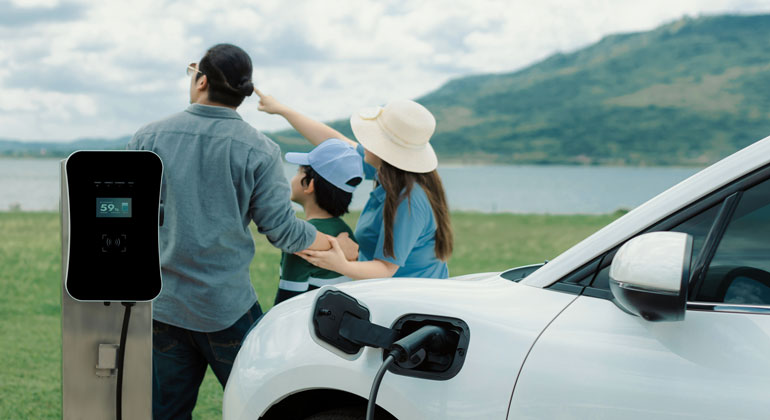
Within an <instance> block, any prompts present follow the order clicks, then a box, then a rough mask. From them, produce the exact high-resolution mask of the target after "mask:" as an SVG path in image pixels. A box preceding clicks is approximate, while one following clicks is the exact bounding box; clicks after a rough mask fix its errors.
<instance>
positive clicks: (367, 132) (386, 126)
mask: <svg viewBox="0 0 770 420" xmlns="http://www.w3.org/2000/svg"><path fill="white" fill-rule="evenodd" d="M350 127H351V128H352V129H353V134H355V136H356V139H358V141H359V142H360V143H361V144H362V145H363V146H364V148H366V149H367V150H369V151H371V152H372V153H374V154H375V155H377V157H379V158H380V159H382V160H384V161H385V162H388V163H389V164H391V165H393V166H395V167H396V168H398V169H401V170H404V171H408V172H415V173H426V172H431V171H432V170H434V169H436V167H437V166H438V159H437V158H436V152H434V151H433V147H431V145H430V143H429V140H430V136H432V135H433V132H434V131H435V130H436V119H435V118H433V114H431V113H430V111H428V110H427V109H426V108H425V107H424V106H422V105H420V104H418V103H417V102H414V101H410V100H406V99H401V100H396V101H393V102H390V103H388V104H387V105H385V107H384V108H382V107H375V108H365V109H362V110H360V111H358V112H357V113H355V114H353V116H352V117H350Z"/></svg>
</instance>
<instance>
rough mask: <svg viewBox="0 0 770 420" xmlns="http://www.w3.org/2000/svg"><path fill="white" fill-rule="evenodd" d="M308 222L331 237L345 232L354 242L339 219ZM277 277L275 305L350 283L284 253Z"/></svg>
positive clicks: (339, 276) (331, 272) (341, 277)
mask: <svg viewBox="0 0 770 420" xmlns="http://www.w3.org/2000/svg"><path fill="white" fill-rule="evenodd" d="M308 222H309V223H310V224H311V225H313V226H315V228H316V229H317V230H318V231H319V232H323V233H325V234H327V235H331V236H337V235H339V234H340V233H342V232H347V233H348V234H349V235H350V239H352V240H354V241H355V240H356V238H355V236H354V235H353V231H352V230H351V229H350V227H349V226H348V225H347V224H345V222H344V221H342V219H340V218H339V217H332V218H329V219H310V220H308ZM279 275H280V282H279V283H278V293H277V294H276V296H275V304H276V305H277V304H279V303H281V302H283V301H284V300H286V299H289V298H291V297H294V296H297V295H299V294H302V293H304V292H307V291H308V290H312V289H317V288H319V287H321V286H325V285H327V284H337V283H341V282H344V281H350V278H348V277H345V276H343V275H340V274H339V273H336V272H334V271H329V270H325V269H323V268H319V267H316V266H314V265H313V264H310V263H309V262H307V261H305V260H303V259H302V258H300V257H298V256H296V255H294V254H289V253H286V252H284V253H282V254H281V270H280V272H279Z"/></svg>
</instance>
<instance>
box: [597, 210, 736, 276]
mask: <svg viewBox="0 0 770 420" xmlns="http://www.w3.org/2000/svg"><path fill="white" fill-rule="evenodd" d="M720 205H721V203H718V204H716V205H714V206H712V207H710V208H708V209H706V210H704V211H702V212H700V213H698V214H697V215H695V216H693V217H691V218H689V219H687V220H685V221H684V222H682V223H680V224H679V225H677V226H675V227H674V228H672V229H670V230H671V231H673V232H684V233H689V234H690V235H692V238H693V241H692V255H693V258H692V263H693V264H694V263H695V261H696V257H697V256H698V254H699V253H700V251H701V249H702V248H703V243H704V242H705V241H706V236H707V235H708V233H709V230H710V229H711V225H713V224H714V219H715V218H716V215H717V212H718V211H719V206H720ZM614 256H615V251H611V254H610V255H608V256H607V258H606V260H607V261H605V262H603V263H602V265H605V264H607V266H606V267H604V268H602V269H601V270H600V271H599V273H598V274H597V275H596V278H595V279H594V281H593V283H592V284H591V287H593V288H598V289H609V287H610V286H609V281H610V265H609V263H610V261H612V257H614ZM690 268H691V269H692V267H690Z"/></svg>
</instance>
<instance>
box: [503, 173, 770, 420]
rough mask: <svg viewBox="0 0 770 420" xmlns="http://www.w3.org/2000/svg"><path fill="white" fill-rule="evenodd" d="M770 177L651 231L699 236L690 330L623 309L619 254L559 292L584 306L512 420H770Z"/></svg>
mask: <svg viewBox="0 0 770 420" xmlns="http://www.w3.org/2000/svg"><path fill="white" fill-rule="evenodd" d="M764 172H765V173H764V174H763V173H759V174H758V175H756V174H755V176H753V177H749V178H748V179H744V180H741V181H740V182H738V183H736V184H733V185H731V186H730V187H728V188H726V189H725V190H723V191H721V192H718V193H716V194H713V195H711V196H710V197H709V198H708V199H703V200H701V202H699V203H696V204H695V205H693V206H691V208H689V209H686V210H684V211H682V212H680V213H678V214H677V215H674V216H672V217H670V218H668V219H667V220H663V221H661V222H660V223H659V224H658V225H657V226H653V227H651V228H650V229H649V230H675V231H681V232H687V233H689V234H691V235H692V236H693V239H694V241H693V243H694V246H693V248H694V250H693V253H694V256H693V263H692V267H691V271H692V272H693V276H692V278H691V281H690V296H689V298H688V305H687V312H686V314H685V319H684V320H683V321H678V322H649V321H646V320H644V319H642V318H640V317H637V316H633V315H630V314H628V313H626V312H624V311H623V310H622V309H620V307H618V306H617V305H616V304H615V303H614V302H613V298H612V294H611V292H609V290H608V288H607V279H608V271H609V265H610V263H611V260H612V257H613V256H614V251H615V250H613V251H611V252H609V253H607V254H606V255H604V256H603V257H602V258H601V259H600V261H598V262H595V264H596V267H597V269H596V270H595V271H594V272H593V273H592V274H589V275H588V276H585V277H584V278H580V279H577V280H575V279H567V281H566V282H564V281H563V282H561V283H562V284H559V283H557V284H555V285H554V286H555V287H553V288H554V290H561V291H563V292H570V291H571V292H572V293H578V294H579V295H580V296H579V297H578V298H577V299H576V300H575V301H574V302H573V303H572V304H571V305H570V306H569V307H568V308H566V309H565V310H564V311H563V312H562V313H561V314H560V315H559V317H558V318H556V319H555V320H554V321H553V322H552V323H551V325H550V326H548V328H547V329H546V330H545V331H544V332H543V334H542V335H541V337H540V338H539V339H538V340H537V342H536V343H535V345H534V346H533V348H532V349H531V350H530V354H529V356H528V357H527V359H526V361H525V363H524V366H523V367H522V371H521V373H520V375H519V377H518V379H517V382H516V385H515V388H514V391H513V395H512V399H511V406H510V409H509V415H508V417H509V418H511V419H528V418H532V419H535V418H536V419H546V418H548V419H550V418H554V419H555V418H558V419H589V418H590V419H618V418H623V419H652V418H654V419H691V418H699V419H704V418H705V419H758V418H768V416H770V414H769V413H770V398H769V397H770V180H767V179H766V178H767V174H766V172H767V170H765V171H764ZM763 178H764V179H763ZM589 266H590V265H589ZM565 283H566V284H565Z"/></svg>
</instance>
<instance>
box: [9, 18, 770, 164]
mask: <svg viewBox="0 0 770 420" xmlns="http://www.w3.org/2000/svg"><path fill="white" fill-rule="evenodd" d="M768 39H770V15H758V16H706V17H699V18H683V19H680V20H678V21H675V22H672V23H669V24H666V25H663V26H661V27H659V28H657V29H655V30H652V31H648V32H638V33H628V34H618V35H611V36H607V37H605V38H603V39H602V40H601V41H599V42H597V43H595V44H593V45H591V46H589V47H586V48H583V49H581V50H579V51H575V52H572V53H568V54H555V55H553V56H551V57H549V58H547V59H545V60H543V61H541V62H539V63H536V64H534V65H532V66H529V67H527V68H524V69H522V70H519V71H516V72H512V73H502V74H485V75H475V76H469V77H462V78H458V79H455V80H451V81H449V82H448V83H446V84H445V85H443V86H442V87H440V88H439V89H437V90H436V91H434V92H432V93H430V94H428V95H425V96H423V97H421V98H417V101H418V102H420V103H422V104H423V105H425V106H426V107H427V108H428V109H430V110H431V112H433V113H434V115H435V116H436V120H437V123H438V125H437V130H436V134H435V136H434V137H433V139H432V141H431V143H432V144H433V146H434V148H435V149H436V152H437V153H438V155H439V158H440V159H441V160H442V161H443V162H449V161H455V162H485V163H518V164H524V163H527V164H529V163H535V164H541V163H560V164H600V165H697V166H703V165H706V164H709V163H712V162H714V161H716V160H718V159H720V158H722V157H724V156H726V155H728V154H730V153H732V152H734V151H736V150H738V149H740V148H742V147H744V146H746V145H748V144H750V143H752V142H754V141H756V140H759V139H760V138H763V137H765V136H767V135H768V134H770V42H767V40H768ZM502 53H505V54H515V51H513V50H512V51H506V52H502ZM351 111H353V110H351ZM330 124H331V125H332V126H333V127H335V128H336V129H338V130H340V131H341V132H343V133H344V134H346V135H348V136H352V133H351V132H350V127H349V123H348V121H347V120H340V121H334V122H331V123H330ZM269 134H270V135H271V137H272V138H274V139H275V140H276V141H277V142H278V143H279V144H280V145H281V147H282V148H283V149H284V150H292V151H299V150H308V149H309V148H310V146H309V145H308V143H307V142H305V141H304V140H303V139H302V138H301V137H300V136H299V135H298V134H297V133H296V132H295V131H293V130H284V131H280V132H276V133H269ZM126 141H127V139H121V142H122V144H120V145H119V147H114V146H115V145H116V144H118V143H120V142H118V141H117V140H115V141H112V143H110V144H111V146H110V147H111V148H122V145H123V144H125V142H126ZM14 144H15V145H16V147H17V148H18V147H19V144H18V143H14ZM23 145H24V146H25V147H26V146H27V145H29V143H23ZM73 145H74V144H70V147H72V146H73ZM58 146H61V145H56V146H54V144H42V145H40V144H39V145H37V146H35V147H37V149H40V148H46V149H47V150H48V153H49V154H51V153H60V151H59V150H60V148H59V147H58ZM7 150H9V147H8V146H7V142H6V143H4V142H3V141H0V154H3V153H5V154H15V155H19V154H24V153H22V152H19V151H18V150H16V151H15V152H8V151H7ZM34 150H35V149H34V148H32V151H31V152H29V151H28V152H26V153H27V154H35V153H36V152H35V151H34ZM71 150H75V148H71Z"/></svg>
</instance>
